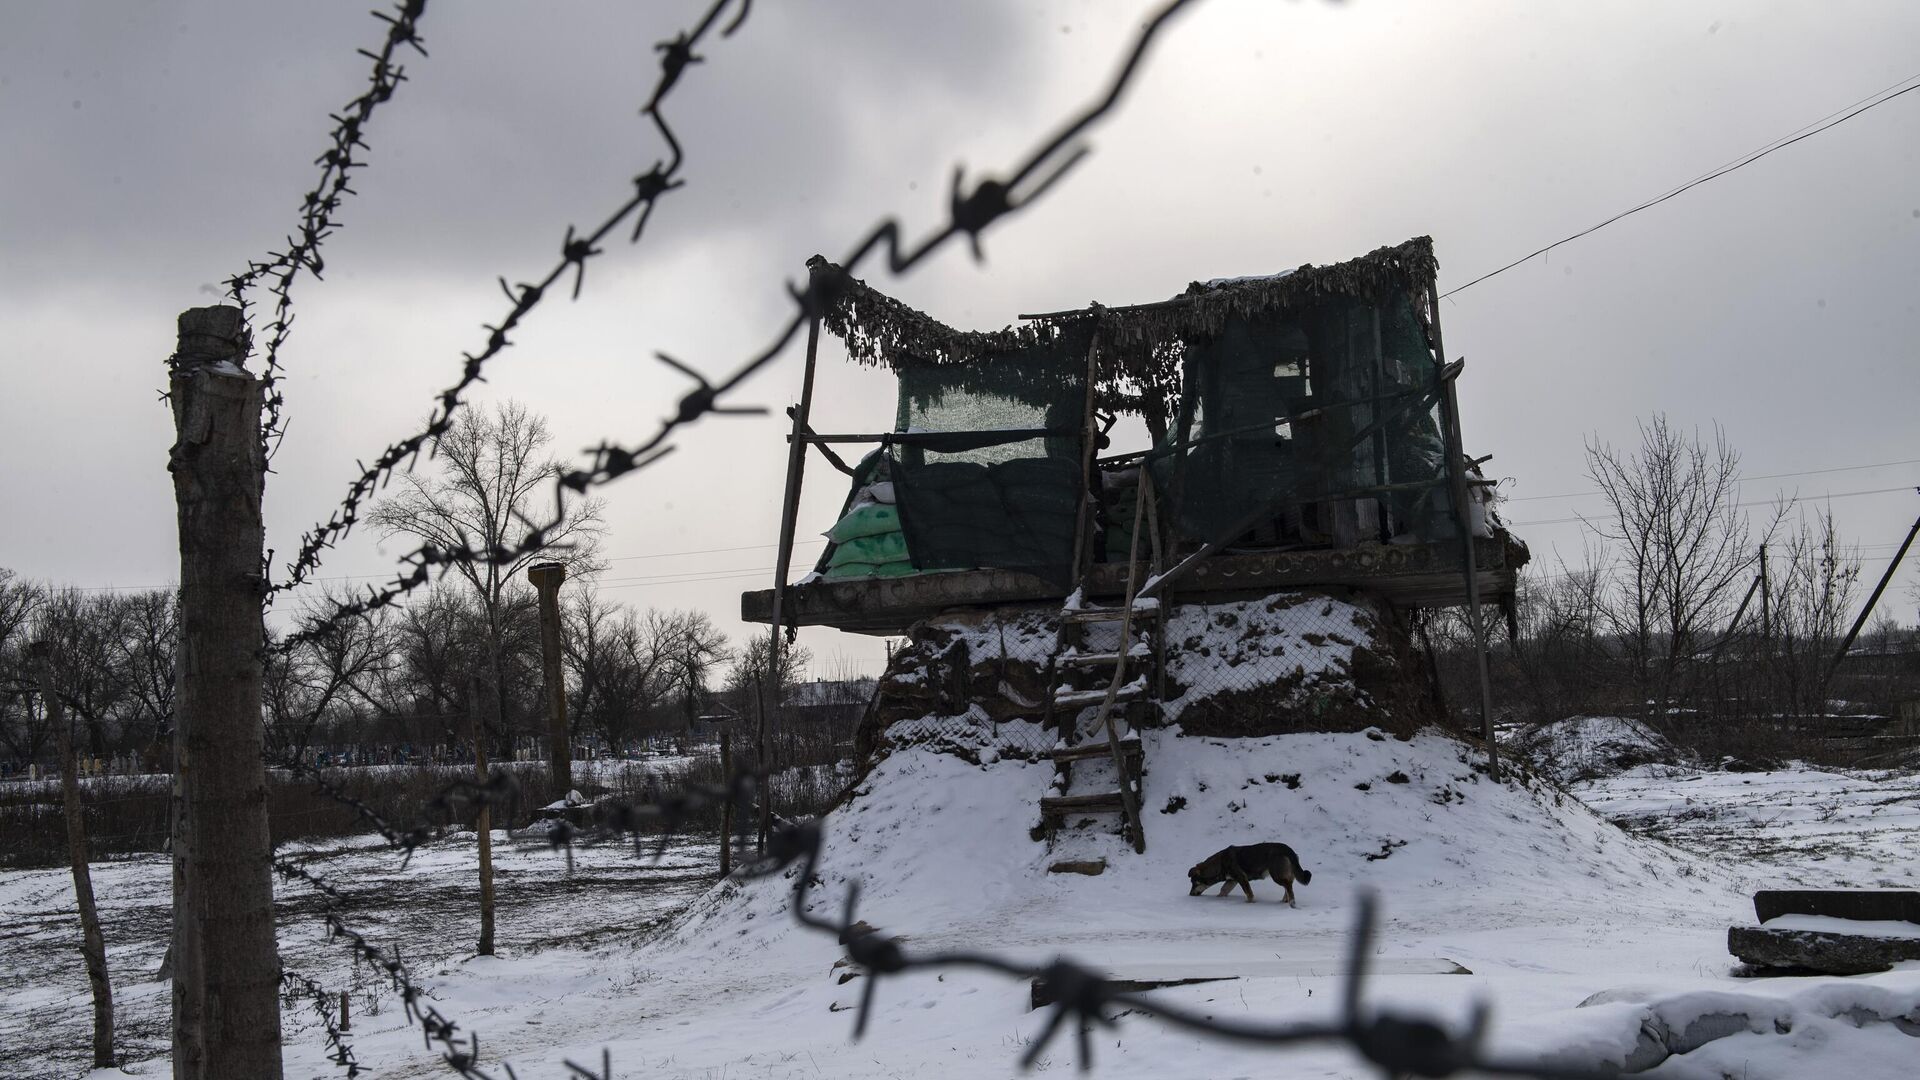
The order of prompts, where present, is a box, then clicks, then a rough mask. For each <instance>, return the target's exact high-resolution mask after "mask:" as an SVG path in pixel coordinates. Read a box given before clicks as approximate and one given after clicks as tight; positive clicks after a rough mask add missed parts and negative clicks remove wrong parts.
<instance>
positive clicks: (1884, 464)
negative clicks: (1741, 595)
mask: <svg viewBox="0 0 1920 1080" xmlns="http://www.w3.org/2000/svg"><path fill="white" fill-rule="evenodd" d="M1895 465H1920V458H1908V459H1906V460H1905V461H1881V462H1877V463H1875V464H1872V465H1840V466H1836V467H1834V468H1831V469H1807V470H1806V471H1804V472H1783V473H1768V474H1766V475H1765V476H1743V477H1741V478H1740V480H1739V482H1740V483H1742V484H1744V483H1747V482H1749V481H1752V480H1784V479H1787V478H1788V477H1793V476H1824V475H1826V474H1828V473H1842V472H1860V471H1862V470H1864V469H1886V468H1891V467H1892V466H1895ZM1599 494H1601V491H1600V489H1599V488H1589V489H1587V490H1586V491H1569V492H1566V493H1565V494H1561V495H1520V496H1510V497H1506V498H1503V499H1501V500H1500V501H1501V502H1510V503H1516V502H1539V501H1541V500H1543V499H1579V498H1584V497H1586V496H1589V495H1599Z"/></svg>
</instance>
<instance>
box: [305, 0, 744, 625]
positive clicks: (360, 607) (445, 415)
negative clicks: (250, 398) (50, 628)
mask: <svg viewBox="0 0 1920 1080" xmlns="http://www.w3.org/2000/svg"><path fill="white" fill-rule="evenodd" d="M736 2H737V3H738V4H739V8H740V11H739V13H738V14H737V15H735V16H734V18H733V20H732V21H731V22H729V23H728V24H727V25H726V26H725V27H723V28H722V29H721V30H720V35H721V36H722V37H726V36H729V35H731V34H732V33H733V32H734V31H736V30H738V29H739V28H740V25H741V23H743V22H744V21H745V20H746V17H747V15H748V13H749V11H750V10H751V3H750V0H713V3H712V4H711V5H710V6H709V7H708V8H707V11H706V14H705V15H704V16H703V17H702V18H701V20H700V21H699V23H697V24H696V25H695V26H694V28H693V29H691V30H683V31H681V32H680V33H678V34H676V35H675V36H674V37H672V38H671V39H669V40H666V41H662V42H660V43H658V44H656V45H655V46H654V51H655V52H658V53H659V54H660V74H659V77H658V79H657V80H656V81H655V83H654V87H653V91H652V93H651V94H650V95H649V96H648V98H647V101H646V104H645V105H643V106H642V107H641V109H640V113H641V115H642V116H645V117H646V118H647V119H649V120H651V121H652V122H653V126H654V129H655V130H656V131H658V132H659V133H660V138H661V139H662V140H663V141H665V143H666V145H667V153H668V156H667V158H666V159H665V160H657V161H655V162H654V163H653V165H652V167H651V168H649V169H647V170H646V171H645V172H643V173H641V174H639V175H638V176H636V177H634V179H633V190H632V192H631V194H629V195H628V196H627V198H626V199H625V200H624V201H623V202H621V203H620V205H618V206H616V207H615V208H614V209H613V210H612V211H611V212H609V213H608V214H607V216H606V217H605V218H604V219H603V220H602V221H601V222H600V224H599V225H597V226H595V227H594V228H593V229H591V230H589V231H586V232H581V231H579V230H577V229H576V228H575V227H574V226H572V225H569V226H567V230H566V235H565V236H564V237H562V239H561V241H560V256H559V259H558V261H557V262H555V263H554V265H553V266H552V267H551V268H550V269H548V271H547V273H546V275H545V276H544V277H542V278H541V279H540V280H539V281H537V282H532V283H528V282H521V283H519V284H517V285H510V284H508V282H507V279H506V278H505V277H502V278H500V279H499V280H500V290H501V291H502V292H503V293H505V294H506V298H507V302H508V304H509V305H510V306H509V307H508V308H507V311H506V314H504V315H502V316H501V318H500V321H499V323H498V325H495V324H491V323H489V324H485V325H483V326H482V327H481V329H483V330H485V331H486V332H487V337H486V344H485V345H484V346H482V347H481V348H480V350H479V351H478V352H468V353H462V354H461V360H462V364H461V369H460V378H459V379H458V380H456V381H455V382H454V383H453V385H451V386H449V387H447V388H446V389H445V390H442V391H440V393H439V394H437V395H436V396H435V398H434V405H433V410H432V412H431V413H430V414H429V415H428V417H427V420H426V423H425V424H424V425H422V426H421V428H420V430H418V431H415V432H413V433H412V434H410V435H408V436H407V437H405V438H403V439H400V440H399V441H397V442H394V443H392V444H390V445H388V446H387V447H386V449H384V450H382V451H381V452H380V453H379V454H378V455H377V456H376V457H375V458H374V459H373V463H372V464H371V465H367V464H361V466H360V474H359V475H358V476H356V477H354V479H353V481H352V483H350V484H349V485H348V488H347V494H346V497H345V498H344V499H343V500H341V503H340V505H339V506H338V507H337V508H335V510H334V511H333V513H332V514H331V515H330V516H329V517H328V518H327V520H326V521H323V522H321V523H319V524H317V525H315V526H314V527H313V528H311V529H309V530H307V532H306V533H305V534H303V535H302V536H301V538H300V549H299V552H298V553H297V555H296V556H295V558H294V561H293V562H292V563H291V564H289V565H288V568H287V570H288V576H287V578H286V580H284V581H281V582H278V583H276V584H274V585H272V586H271V587H270V593H269V595H271V594H272V593H278V592H283V591H285V590H287V589H291V588H294V587H296V586H299V585H301V584H303V583H304V582H305V581H306V580H307V577H308V575H310V574H311V573H312V572H313V571H314V570H316V569H318V568H319V566H320V560H321V558H322V557H323V553H324V552H325V551H326V550H327V549H328V548H331V547H332V546H333V545H334V544H336V543H338V542H339V541H340V540H342V539H344V538H345V537H346V536H347V534H348V533H350V532H352V531H353V527H354V525H355V524H357V523H358V521H359V512H360V507H361V504H362V503H363V502H365V501H366V500H367V499H369V498H372V497H373V495H374V493H375V492H377V491H379V489H380V488H381V487H382V486H383V485H384V484H385V483H386V481H387V480H388V479H389V478H391V477H392V476H393V474H394V473H396V472H402V471H411V470H412V469H413V467H414V465H415V464H417V462H418V460H419V456H420V454H421V452H422V451H429V452H430V450H431V447H432V446H433V445H434V444H435V443H436V442H437V441H438V439H439V438H440V436H441V435H443V434H444V433H445V432H446V431H447V429H448V427H449V426H451V425H452V423H453V417H454V413H455V412H457V411H458V410H459V408H460V407H461V405H462V404H464V399H465V395H466V392H467V391H468V390H469V389H471V388H472V386H473V385H474V384H475V383H477V382H481V381H482V373H483V371H484V369H485V367H486V364H487V361H489V360H491V359H493V358H494V357H495V356H498V355H499V354H500V353H501V352H502V351H504V350H505V349H507V348H508V347H509V346H511V345H512V344H513V342H512V341H511V340H510V339H509V337H508V335H509V334H511V333H512V332H513V331H514V330H515V329H516V328H518V327H519V325H520V323H521V320H522V319H524V318H526V317H527V315H528V314H530V313H531V312H532V311H533V309H534V308H536V307H538V306H539V305H540V303H541V301H542V300H544V299H546V297H547V295H548V291H549V290H550V289H552V288H553V286H554V285H555V284H557V283H559V282H560V281H561V280H562V279H563V278H564V277H566V276H567V274H568V273H571V274H572V275H573V288H572V292H571V296H572V298H573V299H579V296H580V290H581V288H582V287H583V286H584V285H585V283H586V270H587V260H588V259H591V258H594V257H596V256H599V255H603V254H605V249H603V248H602V247H601V246H600V245H601V244H602V242H603V241H605V240H606V238H607V237H609V236H611V235H612V234H613V233H614V231H615V230H617V229H621V228H623V227H625V225H626V224H627V222H628V220H629V219H632V222H633V231H632V233H631V234H629V235H628V237H627V240H628V242H629V243H638V242H639V241H640V237H641V235H642V233H643V232H644V231H645V229H646V226H647V221H648V219H649V218H651V217H652V215H653V208H654V206H655V205H656V204H657V203H658V201H659V199H660V197H661V196H662V195H665V194H666V193H667V192H669V191H672V190H674V189H676V188H678V187H681V186H682V185H683V184H684V183H685V182H684V181H683V180H681V179H679V173H680V170H681V166H682V165H684V164H685V162H686V154H685V152H684V151H683V150H682V149H681V146H680V140H679V138H678V137H676V136H675V135H674V132H673V128H672V126H671V125H669V124H668V123H667V119H666V115H665V114H664V113H663V112H662V111H661V105H662V104H663V103H664V102H665V101H666V99H667V96H668V95H669V94H671V93H672V92H673V89H674V87H675V86H677V85H679V82H680V77H681V76H682V75H684V74H685V73H686V70H687V68H689V67H691V66H693V65H694V64H698V63H701V62H703V60H704V59H705V58H704V57H702V56H700V55H699V54H698V53H697V52H695V49H696V47H698V46H699V44H700V42H701V41H702V40H704V39H705V38H706V37H707V35H708V34H709V33H711V32H712V30H713V28H714V26H715V24H717V23H718V22H719V20H720V16H721V15H722V14H723V13H724V12H725V11H726V10H727V8H729V7H731V6H733V5H734V4H735V3H736ZM557 509H558V508H557ZM430 550H431V549H425V548H423V549H422V550H421V552H416V553H415V555H416V556H419V561H417V562H415V568H414V573H413V574H411V575H408V576H406V577H404V578H402V579H401V582H402V583H403V584H404V587H403V588H401V587H396V589H395V590H394V592H393V594H392V596H390V597H388V598H387V600H384V601H382V602H381V603H379V604H367V603H365V602H361V603H357V604H353V605H349V606H350V607H351V608H352V610H351V611H350V612H346V611H343V612H342V613H341V614H342V615H345V614H357V613H360V612H364V611H366V610H368V609H369V608H370V607H378V606H382V605H383V604H384V603H387V602H391V600H392V599H393V598H394V597H397V596H399V595H403V594H404V593H406V592H408V591H411V590H412V589H413V588H415V587H417V586H419V585H421V584H424V583H425V582H426V580H427V569H428V567H430V566H434V565H445V564H446V563H448V562H452V561H454V560H455V559H456V558H458V557H459V555H462V554H464V555H467V557H469V558H486V557H488V556H490V555H491V556H499V555H501V553H499V552H461V553H445V554H442V553H438V552H433V553H432V557H428V553H429V552H430ZM529 550H531V549H529ZM506 557H507V558H511V556H506ZM412 558H413V557H410V561H411V560H412Z"/></svg>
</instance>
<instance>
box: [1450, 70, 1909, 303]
mask: <svg viewBox="0 0 1920 1080" xmlns="http://www.w3.org/2000/svg"><path fill="white" fill-rule="evenodd" d="M1916 79H1920V72H1916V73H1915V74H1913V75H1909V76H1907V77H1906V78H1904V79H1901V80H1900V81H1899V82H1896V83H1894V84H1892V85H1893V86H1899V87H1902V88H1901V89H1898V90H1894V91H1893V92H1892V93H1887V92H1886V91H1885V90H1882V91H1879V92H1877V93H1874V94H1869V95H1867V97H1865V98H1862V99H1861V101H1860V102H1856V103H1855V105H1854V106H1849V107H1847V108H1845V109H1842V110H1841V111H1840V114H1839V115H1838V116H1836V115H1835V114H1834V113H1828V114H1827V116H1828V119H1826V120H1825V121H1824V122H1822V121H1815V124H1814V125H1813V126H1810V127H1806V128H1802V129H1800V130H1799V131H1798V132H1797V133H1795V134H1792V135H1788V136H1784V137H1782V138H1779V139H1776V140H1774V141H1773V142H1771V143H1768V144H1767V145H1766V146H1764V147H1761V148H1760V149H1758V150H1755V151H1752V152H1751V153H1748V154H1746V155H1744V156H1742V157H1739V158H1736V159H1734V160H1733V161H1732V162H1729V163H1728V164H1725V165H1722V166H1720V167H1719V168H1717V169H1714V170H1712V171H1710V172H1707V173H1703V174H1701V175H1700V176H1697V177H1695V178H1693V179H1692V180H1689V181H1687V182H1686V183H1684V184H1681V185H1680V186H1679V187H1676V188H1673V189H1671V190H1669V191H1667V192H1666V193H1665V194H1663V195H1657V196H1655V197H1653V198H1651V199H1648V200H1647V201H1646V202H1643V203H1640V204H1639V205H1637V206H1634V207H1632V208H1630V209H1627V210H1622V211H1620V212H1619V213H1617V214H1615V215H1613V216H1612V217H1610V218H1607V219H1606V220H1605V221H1602V222H1600V223H1599V224H1597V225H1590V226H1588V227H1587V228H1584V229H1581V230H1580V231H1579V232H1576V233H1573V234H1572V235H1570V236H1565V237H1562V238H1560V239H1558V240H1555V241H1554V242H1553V243H1551V244H1548V245H1547V246H1546V247H1543V248H1540V249H1538V250H1536V251H1532V252H1529V253H1527V254H1525V255H1522V256H1521V257H1520V258H1518V259H1515V260H1513V261H1512V262H1510V263H1508V264H1506V265H1505V266H1502V267H1500V268H1499V269H1497V270H1491V271H1488V272H1487V273H1484V274H1481V275H1480V276H1479V277H1477V278H1474V279H1473V280H1472V281H1469V282H1467V283H1466V284H1465V285H1462V286H1460V287H1458V288H1455V289H1449V290H1448V291H1446V292H1443V293H1441V294H1440V297H1439V298H1440V299H1442V300H1444V299H1446V298H1447V297H1449V296H1452V295H1454V294H1455V293H1459V292H1464V291H1466V290H1468V289H1471V288H1473V287H1474V286H1475V285H1478V284H1480V283H1481V282H1483V281H1485V280H1487V279H1488V278H1491V277H1496V276H1498V275H1500V274H1504V273H1506V272H1507V271H1509V270H1511V269H1513V268H1514V267H1516V266H1519V265H1520V264H1521V263H1524V262H1527V261H1528V260H1530V259H1533V258H1535V257H1537V256H1540V255H1545V254H1546V253H1547V252H1549V251H1552V250H1553V249H1554V248H1557V247H1559V246H1561V245H1562V244H1569V243H1572V242H1573V241H1575V240H1578V239H1580V238H1581V237H1583V236H1587V235H1590V234H1592V233H1596V232H1599V231H1600V230H1601V229H1604V228H1606V227H1607V226H1609V225H1611V224H1613V223H1614V222H1616V221H1620V220H1622V219H1623V218H1628V217H1632V216H1633V215H1634V214H1637V213H1639V212H1640V211H1642V210H1646V209H1649V208H1651V207H1655V206H1658V205H1660V204H1661V203H1663V202H1666V201H1667V200H1668V199H1671V198H1673V197H1675V196H1677V195H1679V194H1681V193H1682V192H1686V191H1689V190H1691V189H1693V188H1696V187H1699V186H1700V185H1701V184H1704V183H1707V182H1708V181H1711V180H1718V179H1719V178H1720V177H1722V176H1725V175H1727V174H1728V173H1730V172H1734V171H1736V170H1738V169H1743V168H1745V167H1747V166H1748V165H1751V164H1753V163H1754V162H1756V161H1759V160H1760V159H1761V158H1763V157H1766V156H1767V155H1768V154H1771V153H1773V152H1774V151H1776V150H1784V149H1786V148H1787V147H1789V146H1792V145H1793V144H1794V143H1797V142H1799V141H1800V140H1802V139H1810V138H1812V137H1813V136H1815V135H1818V134H1820V133H1821V132H1823V131H1826V130H1827V129H1829V128H1832V127H1836V126H1838V125H1840V124H1844V123H1846V122H1847V121H1848V120H1851V119H1853V118H1854V117H1856V116H1859V115H1860V114H1861V113H1863V112H1866V111H1867V110H1868V109H1873V108H1877V107H1879V106H1881V105H1885V104H1886V103H1887V102H1889V101H1892V100H1893V99H1894V98H1897V97H1900V96H1901V95H1903V94H1908V93H1911V92H1912V91H1914V90H1920V82H1915V81H1914V80H1916ZM1905 83H1912V85H1910V86H1902V84H1905Z"/></svg>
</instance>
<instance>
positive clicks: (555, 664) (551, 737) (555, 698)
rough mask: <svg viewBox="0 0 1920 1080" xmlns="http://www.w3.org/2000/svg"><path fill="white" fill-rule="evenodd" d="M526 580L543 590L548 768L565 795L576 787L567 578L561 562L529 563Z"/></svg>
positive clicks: (558, 795) (555, 791) (554, 789)
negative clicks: (563, 625)
mask: <svg viewBox="0 0 1920 1080" xmlns="http://www.w3.org/2000/svg"><path fill="white" fill-rule="evenodd" d="M527 580H528V581H530V582H532V583H533V587H534V588H535V589H538V590H539V592H540V661H541V672H542V675H543V678H544V680H545V682H546V684H547V772H548V777H547V780H548V787H549V789H550V790H551V793H552V797H553V798H555V799H564V798H566V797H567V793H568V792H570V791H572V790H573V739H572V733H571V732H570V731H569V730H568V728H567V686H566V683H565V682H563V681H562V680H561V677H560V583H561V582H563V581H565V580H567V568H566V566H565V565H563V564H561V563H554V562H549V563H537V564H535V565H533V566H529V567H527Z"/></svg>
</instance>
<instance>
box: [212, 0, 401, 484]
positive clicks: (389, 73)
mask: <svg viewBox="0 0 1920 1080" xmlns="http://www.w3.org/2000/svg"><path fill="white" fill-rule="evenodd" d="M426 9H427V0H399V2H398V3H396V4H394V7H393V14H391V15H389V14H387V13H386V12H383V11H374V12H371V13H370V14H372V15H373V17H374V18H376V19H379V20H380V21H381V22H384V23H386V24H387V37H386V41H385V42H383V43H382V44H381V46H380V50H379V51H378V52H375V51H373V50H371V49H359V50H356V51H357V52H358V53H359V54H360V55H361V56H364V57H366V58H367V59H369V60H371V61H373V70H372V72H371V74H369V76H368V83H369V84H370V85H368V87H367V89H366V91H365V92H363V93H362V94H361V95H360V96H359V97H357V98H354V99H353V100H352V101H350V102H348V103H347V104H346V106H345V107H343V108H342V109H341V110H340V111H339V112H337V113H334V114H332V115H331V116H330V117H329V118H330V119H331V120H332V121H333V132H332V134H331V136H330V141H331V144H332V145H330V146H328V147H327V149H326V150H325V151H324V152H322V153H321V155H320V156H319V157H317V158H315V159H314V162H313V163H314V164H315V165H318V166H320V177H319V179H318V180H317V181H316V182H315V183H314V185H313V188H312V189H311V190H309V191H308V192H307V193H306V195H305V196H304V197H303V198H302V199H301V201H300V226H299V228H298V229H296V230H295V233H294V235H291V236H289V237H287V241H286V242H287V246H286V248H285V249H284V250H282V251H277V252H273V253H271V254H269V255H268V257H267V258H266V259H265V260H262V261H256V262H251V263H249V264H247V268H246V269H245V270H244V271H242V272H240V273H238V274H235V275H234V276H233V277H231V278H228V279H227V281H226V282H225V284H226V286H227V296H228V297H229V298H230V299H232V300H233V302H234V303H235V304H236V305H238V306H239V308H240V310H241V312H242V313H243V314H244V315H247V316H248V317H249V322H250V321H251V314H252V308H253V302H252V300H250V299H249V298H248V295H247V294H248V290H250V289H252V288H253V287H254V286H255V285H257V284H259V283H260V282H261V281H263V280H265V281H267V282H268V285H267V294H268V295H269V296H270V297H272V298H273V321H272V322H269V323H268V324H267V325H266V328H265V329H266V350H265V357H264V360H265V370H264V371H263V372H262V377H261V378H262V382H263V383H264V385H265V387H266V410H265V413H264V417H263V419H262V421H261V426H260V439H261V442H262V444H263V445H264V446H265V448H266V449H268V450H271V449H273V448H274V447H275V446H276V445H277V443H278V440H279V438H280V435H281V433H282V432H283V431H284V430H285V426H284V416H283V410H282V407H283V406H284V405H285V404H286V399H285V397H284V396H283V395H282V394H281V392H280V390H279V388H278V387H279V383H280V373H281V370H282V369H281V365H280V348H281V346H283V345H285V344H286V341H287V336H288V335H289V334H290V333H292V331H293V283H294V281H295V280H296V279H297V278H299V276H300V272H301V271H302V270H305V271H306V272H307V273H309V274H311V275H313V278H314V280H316V281H317V280H319V279H320V276H321V273H322V271H324V270H325V268H326V262H325V260H323V259H322V258H321V257H320V245H321V244H322V243H324V242H325V241H326V239H327V238H328V237H329V236H331V235H333V233H334V232H335V231H337V230H338V229H339V228H340V227H341V226H340V223H339V222H338V221H336V220H335V219H334V214H335V213H336V212H337V211H338V210H339V209H340V207H341V205H342V204H343V203H344V202H345V200H346V197H347V196H348V195H353V194H356V192H355V191H354V190H353V188H352V187H351V186H349V182H350V181H351V180H352V179H353V171H354V170H355V169H357V168H360V167H362V166H364V165H366V163H367V162H366V160H365V159H364V158H356V157H355V156H354V154H355V152H356V151H368V152H371V148H370V147H369V146H368V145H367V142H366V139H365V137H364V136H365V134H366V130H367V125H368V123H369V122H370V121H371V120H372V119H373V113H374V110H376V109H378V108H379V107H380V106H381V105H383V104H385V103H386V102H387V101H388V100H390V99H391V98H392V97H393V95H394V92H395V91H397V90H398V89H399V88H400V84H401V83H403V82H406V81H407V75H406V69H405V67H404V66H403V65H400V64H397V63H395V62H394V55H395V54H396V53H398V52H399V51H400V50H401V49H402V48H410V49H412V50H414V51H415V52H417V53H419V54H420V55H421V56H423V57H424V56H426V55H427V50H426V46H425V44H424V43H423V42H422V41H421V39H420V31H419V23H420V17H421V16H422V15H424V14H426Z"/></svg>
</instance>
